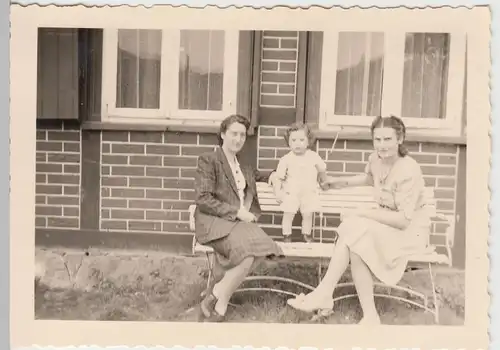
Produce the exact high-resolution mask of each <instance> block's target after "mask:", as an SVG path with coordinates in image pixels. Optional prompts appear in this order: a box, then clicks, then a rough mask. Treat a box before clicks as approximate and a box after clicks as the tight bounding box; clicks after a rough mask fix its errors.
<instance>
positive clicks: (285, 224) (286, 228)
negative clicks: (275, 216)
mask: <svg viewBox="0 0 500 350" xmlns="http://www.w3.org/2000/svg"><path fill="white" fill-rule="evenodd" d="M294 217H295V213H286V212H285V213H283V221H282V223H281V224H282V229H283V236H284V237H285V242H290V241H291V237H292V222H293V218H294Z"/></svg>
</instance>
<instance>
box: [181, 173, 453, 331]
mask: <svg viewBox="0 0 500 350" xmlns="http://www.w3.org/2000/svg"><path fill="white" fill-rule="evenodd" d="M257 191H258V197H259V202H260V205H261V209H262V212H263V213H264V212H270V213H272V212H274V213H279V212H280V207H279V204H278V202H277V201H276V198H275V196H274V192H273V189H272V187H271V186H270V185H269V184H267V183H257ZM372 191H373V188H372V187H368V186H363V187H356V188H345V189H335V190H334V189H331V190H328V191H321V192H320V193H321V195H320V207H319V208H318V210H317V213H315V215H319V222H320V224H319V227H317V228H318V229H319V242H313V243H302V242H300V243H299V242H297V243H283V242H277V243H278V244H279V245H280V247H281V248H282V249H283V252H284V254H285V256H287V257H299V258H316V259H318V258H329V257H331V254H332V252H333V247H334V244H335V243H331V242H324V241H323V229H324V226H325V221H324V215H325V214H341V213H342V212H343V211H345V210H352V209H361V208H374V207H376V206H377V204H376V203H375V201H374V199H373V194H372ZM426 197H427V202H428V205H429V206H430V207H431V209H432V210H433V213H434V215H433V216H434V218H433V219H438V220H440V221H441V222H444V223H445V224H446V225H447V229H446V232H445V237H446V242H445V248H446V253H445V254H438V253H437V252H436V251H435V247H434V246H433V245H431V244H430V242H429V244H428V253H425V254H422V255H418V256H413V257H411V264H413V265H415V264H417V265H420V266H422V265H423V267H424V268H426V270H427V271H428V273H429V278H430V282H431V286H432V293H433V302H434V307H433V308H430V307H429V303H428V297H427V296H426V295H425V294H424V293H422V292H418V291H415V290H413V289H410V288H406V287H403V286H399V285H398V286H386V285H384V284H382V283H379V282H375V286H383V287H389V290H390V288H392V289H396V290H400V291H403V292H406V293H408V294H409V295H411V296H415V297H417V300H421V302H417V301H414V300H410V299H409V298H406V297H401V296H396V295H392V294H391V293H388V294H384V293H375V296H376V297H382V298H391V299H395V300H399V301H403V302H406V303H409V304H411V305H414V306H417V307H421V308H423V309H424V310H426V311H428V312H430V313H432V314H433V315H434V319H435V321H436V323H438V322H439V301H438V298H437V293H436V288H435V279H434V273H433V269H432V266H433V265H447V266H451V265H452V255H451V248H452V246H453V240H454V232H455V225H454V218H453V216H446V215H443V214H439V213H436V210H435V200H434V189H433V188H430V187H428V188H426ZM195 209H196V206H195V205H191V206H190V207H189V211H190V228H191V230H192V231H194V229H195V222H194V211H195ZM315 221H316V220H315ZM315 229H316V225H315ZM192 249H193V254H197V253H204V254H206V256H207V259H208V265H209V276H208V281H207V289H208V287H209V286H210V283H211V282H212V278H213V273H212V270H213V266H214V255H213V250H212V249H211V248H210V247H207V246H203V245H201V244H199V243H198V242H197V241H196V238H195V237H193V246H192ZM318 278H319V279H320V278H321V264H319V267H318ZM256 280H258V281H263V280H268V281H269V280H271V281H277V282H278V281H279V282H286V283H291V284H295V285H298V286H300V287H303V288H305V289H309V290H311V291H312V290H313V289H314V288H315V287H314V286H311V285H309V284H306V283H304V282H301V281H297V280H294V279H290V278H284V277H280V276H248V277H247V278H246V280H245V281H256ZM346 286H353V283H352V282H348V283H340V284H338V285H337V288H336V290H338V289H339V288H343V287H346ZM244 291H270V292H276V293H281V294H285V295H290V296H296V295H297V294H296V293H293V292H290V291H287V290H284V289H278V288H264V287H249V288H240V289H238V290H237V292H244ZM356 296H357V294H355V293H351V294H346V295H341V296H338V297H336V298H334V301H338V300H342V299H347V298H352V297H356Z"/></svg>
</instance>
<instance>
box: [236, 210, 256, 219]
mask: <svg viewBox="0 0 500 350" xmlns="http://www.w3.org/2000/svg"><path fill="white" fill-rule="evenodd" d="M236 217H237V218H238V219H240V220H241V221H244V222H256V221H257V217H256V216H255V215H254V214H252V213H251V212H249V211H248V210H246V209H244V208H240V210H238V214H236Z"/></svg>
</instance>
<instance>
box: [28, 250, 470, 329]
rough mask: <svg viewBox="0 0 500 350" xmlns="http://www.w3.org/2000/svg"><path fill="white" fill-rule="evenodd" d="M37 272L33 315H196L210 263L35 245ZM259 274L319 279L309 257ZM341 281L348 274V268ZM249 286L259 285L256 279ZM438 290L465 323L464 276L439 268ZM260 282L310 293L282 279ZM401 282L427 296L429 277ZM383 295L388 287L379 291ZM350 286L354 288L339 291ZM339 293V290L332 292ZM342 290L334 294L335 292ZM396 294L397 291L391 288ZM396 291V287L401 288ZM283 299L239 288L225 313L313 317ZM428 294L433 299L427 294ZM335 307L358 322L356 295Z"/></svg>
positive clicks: (269, 318)
mask: <svg viewBox="0 0 500 350" xmlns="http://www.w3.org/2000/svg"><path fill="white" fill-rule="evenodd" d="M36 261H37V266H39V267H43V268H42V269H39V270H38V274H39V275H42V277H41V279H40V280H39V281H38V283H36V288H35V317H36V318H37V319H62V320H114V321H118V320H123V321H193V320H194V319H193V317H194V316H193V313H192V312H191V310H192V307H193V306H195V305H196V304H197V303H198V302H199V301H200V296H199V295H200V293H201V291H202V290H203V289H204V288H205V284H206V278H207V274H208V272H207V268H206V266H207V264H206V259H205V257H204V256H202V257H183V256H166V255H165V254H160V253H157V252H155V253H152V252H118V251H108V252H103V251H87V252H78V251H67V250H54V249H52V250H43V249H37V250H36ZM259 272H260V274H265V275H276V276H281V277H293V278H294V279H297V280H300V281H302V282H305V283H309V284H313V285H315V284H317V282H318V276H317V265H316V264H315V263H314V262H312V261H280V262H269V263H266V264H264V265H262V266H261V267H260V268H259ZM342 280H343V281H348V280H350V276H349V271H347V272H346V274H345V275H344V277H343V278H342ZM250 283H251V282H249V283H247V285H248V286H252V287H254V286H256V284H255V282H254V283H253V284H250ZM436 284H437V286H436V289H437V291H438V296H439V300H440V304H441V309H440V323H441V324H445V325H462V324H463V322H464V291H465V281H464V274H463V272H461V271H455V270H452V269H440V270H438V271H437V276H436ZM260 285H261V286H266V287H273V288H280V287H283V288H285V287H286V288H288V290H290V291H294V292H298V291H301V292H307V290H305V289H300V288H299V287H296V288H293V286H292V287H290V286H289V285H288V286H287V285H285V284H284V283H283V284H281V285H278V286H277V285H273V286H271V285H269V284H267V283H266V285H264V283H263V282H260ZM401 285H406V286H412V288H413V289H416V288H418V289H419V290H421V289H423V290H424V291H425V293H426V294H427V295H429V296H430V295H431V293H432V292H431V290H432V289H431V286H430V281H429V278H428V275H426V274H425V272H424V271H413V272H409V273H408V274H407V275H406V276H405V278H404V280H403V281H402V282H401ZM381 291H383V292H385V293H387V290H386V289H384V290H381ZM346 292H350V293H352V292H354V289H353V288H351V287H346V288H342V290H339V291H338V293H340V294H346ZM336 293H337V292H336ZM340 294H339V295H340ZM392 294H396V293H394V292H393V293H392ZM400 294H401V293H400ZM286 299H287V297H286V296H284V295H279V294H275V293H268V292H245V293H241V294H236V295H235V296H234V297H233V299H232V304H233V305H232V306H231V307H230V308H229V311H228V320H229V321H231V322H280V323H310V322H313V321H312V320H311V315H308V314H304V313H301V312H297V311H295V310H293V309H291V308H290V307H288V306H287V305H286ZM430 300H432V298H431V299H430ZM377 309H378V310H379V312H380V314H381V319H382V322H383V323H385V324H412V325H417V324H418V325H421V324H434V319H433V316H432V315H431V314H429V313H426V312H424V311H423V310H420V309H417V308H414V307H412V306H409V305H408V304H405V303H401V302H398V301H395V300H390V299H385V298H383V299H377ZM334 310H335V313H334V314H333V315H332V316H330V317H329V318H328V319H326V320H321V321H320V322H325V323H337V324H339V323H356V322H357V321H358V320H359V319H360V317H361V314H360V307H359V302H358V299H357V298H350V299H345V300H342V301H339V302H338V303H337V304H336V306H335V308H334ZM316 322H317V321H316Z"/></svg>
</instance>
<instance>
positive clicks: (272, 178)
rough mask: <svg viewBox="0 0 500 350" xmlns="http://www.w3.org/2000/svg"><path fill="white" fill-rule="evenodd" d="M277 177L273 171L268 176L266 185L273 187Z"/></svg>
mask: <svg viewBox="0 0 500 350" xmlns="http://www.w3.org/2000/svg"><path fill="white" fill-rule="evenodd" d="M277 177H278V175H277V174H276V171H273V172H272V173H271V175H269V179H268V180H267V183H268V184H269V185H271V186H273V187H274V185H275V184H276V180H277Z"/></svg>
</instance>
